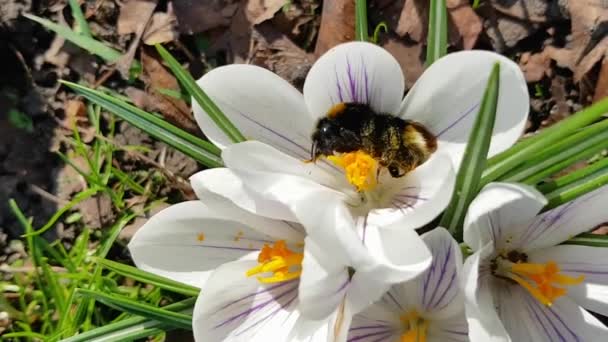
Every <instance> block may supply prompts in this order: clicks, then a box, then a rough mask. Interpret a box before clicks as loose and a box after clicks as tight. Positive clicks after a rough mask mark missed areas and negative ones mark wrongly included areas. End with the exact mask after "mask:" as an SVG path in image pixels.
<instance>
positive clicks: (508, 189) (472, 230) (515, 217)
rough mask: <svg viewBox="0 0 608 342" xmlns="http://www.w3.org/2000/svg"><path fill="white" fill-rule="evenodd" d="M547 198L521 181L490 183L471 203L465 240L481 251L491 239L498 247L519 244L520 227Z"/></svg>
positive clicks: (523, 226) (465, 222) (465, 228)
mask: <svg viewBox="0 0 608 342" xmlns="http://www.w3.org/2000/svg"><path fill="white" fill-rule="evenodd" d="M546 203H547V200H546V199H545V197H544V196H543V195H542V194H541V193H540V192H538V191H537V190H535V189H533V188H532V187H528V186H525V185H521V184H512V183H490V184H488V185H487V186H485V187H484V188H483V189H482V191H481V192H480V193H479V194H478V195H477V197H475V199H474V200H473V201H472V202H471V205H470V206H469V209H468V211H467V216H466V218H465V221H464V241H465V242H466V243H467V245H469V246H470V247H471V248H472V249H473V250H478V249H479V248H481V247H482V246H484V245H485V244H487V243H488V242H490V241H493V242H495V244H496V248H497V249H500V248H503V247H504V248H510V247H511V248H512V247H513V246H515V247H517V246H519V242H520V241H521V239H520V235H521V234H522V232H521V229H523V228H525V227H526V225H527V224H528V223H529V222H530V220H532V219H533V218H534V217H535V215H536V214H537V213H538V212H539V211H540V210H541V209H542V208H543V207H544V206H545V204H546Z"/></svg>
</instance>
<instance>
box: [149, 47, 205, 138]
mask: <svg viewBox="0 0 608 342" xmlns="http://www.w3.org/2000/svg"><path fill="white" fill-rule="evenodd" d="M141 62H142V66H143V72H144V74H143V75H142V77H143V80H144V82H145V83H146V92H147V93H148V94H150V95H151V96H152V99H153V100H154V102H153V103H154V105H155V106H156V108H157V109H158V111H159V112H161V113H162V114H163V116H164V117H165V118H166V119H167V120H168V121H170V122H172V123H175V124H177V125H178V126H180V127H182V128H184V129H186V130H188V131H190V132H198V125H197V124H196V122H195V121H194V118H193V117H192V113H191V112H190V106H188V105H187V104H186V103H185V102H184V101H183V100H182V99H179V98H175V97H172V96H169V95H165V94H163V93H162V91H163V90H172V91H177V92H178V93H179V92H180V91H181V89H180V87H179V83H178V82H177V80H176V79H175V77H173V75H171V73H169V72H168V71H167V69H165V67H163V66H162V64H161V63H160V62H159V61H158V60H156V59H155V58H154V57H152V56H150V55H148V54H146V53H145V52H144V51H142V53H141Z"/></svg>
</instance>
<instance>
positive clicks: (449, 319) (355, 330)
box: [347, 227, 468, 342]
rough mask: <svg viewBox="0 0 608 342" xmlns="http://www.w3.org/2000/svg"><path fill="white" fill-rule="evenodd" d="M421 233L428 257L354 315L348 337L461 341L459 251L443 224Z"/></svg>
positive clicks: (378, 341) (382, 341) (373, 341)
mask: <svg viewBox="0 0 608 342" xmlns="http://www.w3.org/2000/svg"><path fill="white" fill-rule="evenodd" d="M422 239H423V240H424V242H425V243H426V245H427V246H428V247H429V250H430V251H431V254H432V255H433V263H432V264H431V267H429V269H428V270H426V271H425V272H424V273H422V274H421V275H420V276H418V277H417V278H415V279H413V280H411V281H408V282H405V283H401V284H397V285H394V286H393V287H392V288H391V289H390V290H389V291H388V292H387V293H386V294H385V295H384V296H383V297H382V299H381V300H380V301H378V302H376V303H374V304H373V305H371V306H369V307H368V308H366V309H365V310H364V311H362V312H361V313H359V314H357V315H355V316H354V317H353V319H352V323H351V324H350V327H349V328H348V332H347V341H348V342H355V341H357V342H395V341H400V342H454V341H467V340H468V329H467V322H466V319H465V316H464V298H463V297H464V296H463V294H462V292H461V291H460V287H459V285H460V284H459V282H460V278H459V277H460V269H461V267H462V254H461V252H460V247H459V246H458V244H457V243H456V241H455V240H454V239H453V238H452V236H451V235H450V233H448V231H447V230H445V229H444V228H441V227H440V228H436V229H434V230H432V231H430V232H428V233H426V234H424V235H422Z"/></svg>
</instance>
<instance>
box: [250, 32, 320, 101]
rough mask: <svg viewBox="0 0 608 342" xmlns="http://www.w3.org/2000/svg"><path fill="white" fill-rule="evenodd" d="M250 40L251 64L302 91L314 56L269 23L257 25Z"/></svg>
mask: <svg viewBox="0 0 608 342" xmlns="http://www.w3.org/2000/svg"><path fill="white" fill-rule="evenodd" d="M252 39H253V41H254V48H253V51H252V58H251V62H252V63H253V64H255V65H259V66H263V67H265V68H267V69H269V70H271V71H273V72H274V73H276V74H277V75H279V76H281V77H282V78H284V79H286V80H287V81H289V82H290V83H291V84H293V85H294V86H295V87H297V88H299V89H302V86H303V85H304V79H305V78H306V74H307V73H308V70H310V67H311V66H312V63H313V61H314V56H312V55H311V54H309V53H306V51H304V50H302V49H301V48H300V47H299V46H297V45H296V44H295V43H294V42H292V41H291V39H289V37H287V36H286V35H284V34H283V33H281V32H279V31H278V30H277V29H276V27H275V26H274V25H272V24H271V23H270V22H268V23H263V24H261V25H258V26H257V27H256V28H255V29H254V31H253V36H252Z"/></svg>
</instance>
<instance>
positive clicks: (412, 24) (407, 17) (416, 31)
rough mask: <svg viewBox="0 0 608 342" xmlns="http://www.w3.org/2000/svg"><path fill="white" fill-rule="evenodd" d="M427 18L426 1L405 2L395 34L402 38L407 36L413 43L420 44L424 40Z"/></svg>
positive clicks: (412, 0)
mask: <svg viewBox="0 0 608 342" xmlns="http://www.w3.org/2000/svg"><path fill="white" fill-rule="evenodd" d="M428 16H429V5H428V1H425V0H405V4H404V5H403V9H402V10H401V16H400V17H399V23H397V28H396V29H395V32H397V34H398V35H400V36H402V37H403V36H405V35H407V36H408V37H410V39H412V40H413V41H415V42H421V41H423V40H424V39H425V38H426V34H427V29H428V19H426V18H428Z"/></svg>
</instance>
